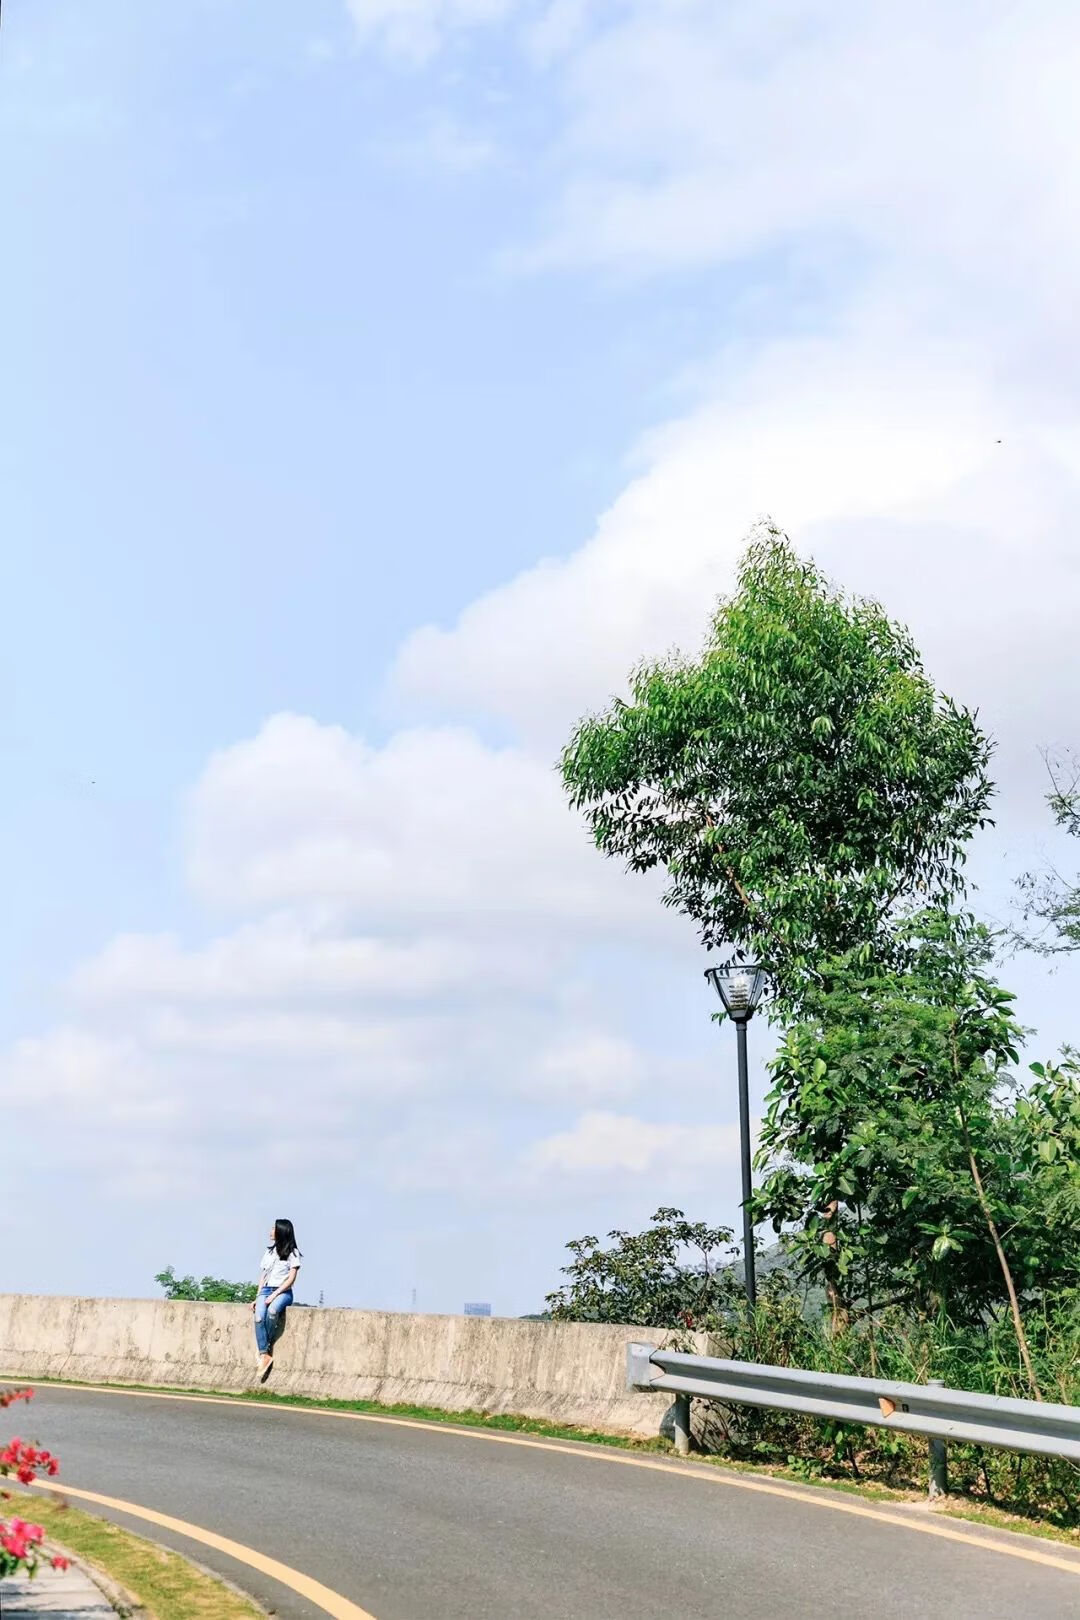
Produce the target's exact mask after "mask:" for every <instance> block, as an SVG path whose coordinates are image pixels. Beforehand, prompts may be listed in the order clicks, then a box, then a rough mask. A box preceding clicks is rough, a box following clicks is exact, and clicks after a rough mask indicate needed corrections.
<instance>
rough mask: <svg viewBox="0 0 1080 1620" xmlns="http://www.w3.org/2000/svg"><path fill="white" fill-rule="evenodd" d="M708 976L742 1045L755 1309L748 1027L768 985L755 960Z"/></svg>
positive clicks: (747, 1255)
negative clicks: (751, 1209)
mask: <svg viewBox="0 0 1080 1620" xmlns="http://www.w3.org/2000/svg"><path fill="white" fill-rule="evenodd" d="M705 977H706V978H707V979H711V980H712V985H713V989H714V990H715V991H716V993H717V995H718V996H719V997H720V1000H721V1001H722V1002H723V1003H724V1011H725V1012H726V1013H727V1015H728V1017H729V1018H730V1019H731V1021H732V1023H733V1024H734V1025H735V1033H736V1036H737V1038H738V1045H739V1136H740V1139H741V1144H742V1212H743V1271H744V1274H745V1281H746V1298H747V1301H748V1303H749V1305H750V1308H751V1310H753V1308H754V1305H755V1304H756V1303H757V1281H756V1279H755V1277H754V1222H753V1219H752V1217H751V1214H750V1200H751V1198H752V1197H753V1192H754V1184H753V1167H752V1165H751V1160H750V1082H749V1078H748V1073H747V1063H746V1026H747V1024H748V1023H749V1022H750V1020H751V1018H753V1016H754V1009H755V1008H756V1006H757V1004H758V1002H759V1001H760V1000H761V992H762V990H763V989H764V988H765V974H764V971H763V970H762V969H761V968H759V967H757V966H756V965H755V964H754V963H753V962H725V963H724V964H723V966H722V967H714V968H707V969H706V970H705Z"/></svg>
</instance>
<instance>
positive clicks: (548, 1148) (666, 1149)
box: [526, 1112, 739, 1176]
mask: <svg viewBox="0 0 1080 1620" xmlns="http://www.w3.org/2000/svg"><path fill="white" fill-rule="evenodd" d="M738 1145H739V1136H738V1129H737V1127H736V1126H734V1125H730V1126H729V1125H701V1126H697V1125H675V1124H670V1123H664V1122H656V1121H652V1120H644V1119H637V1118H635V1117H634V1116H633V1115H630V1114H610V1113H602V1112H594V1113H587V1114H583V1115H582V1116H581V1118H580V1119H579V1120H578V1121H577V1122H576V1124H575V1125H574V1126H573V1127H572V1129H570V1130H568V1131H560V1132H559V1133H557V1134H556V1135H554V1136H549V1137H545V1138H544V1139H543V1140H542V1141H540V1142H537V1143H535V1144H534V1146H533V1147H532V1149H531V1150H530V1151H529V1153H528V1154H527V1156H526V1162H527V1164H528V1167H529V1169H530V1170H532V1171H534V1172H537V1173H546V1172H552V1171H556V1172H564V1173H571V1174H575V1175H588V1174H594V1173H597V1174H608V1173H611V1172H623V1173H630V1174H633V1175H637V1176H642V1175H648V1174H667V1173H669V1172H671V1171H683V1172H686V1171H695V1170H700V1169H701V1168H703V1167H704V1166H714V1167H723V1166H726V1165H729V1164H732V1163H734V1161H735V1155H736V1154H737V1152H738Z"/></svg>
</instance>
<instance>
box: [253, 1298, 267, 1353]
mask: <svg viewBox="0 0 1080 1620" xmlns="http://www.w3.org/2000/svg"><path fill="white" fill-rule="evenodd" d="M269 1298H270V1290H269V1289H268V1288H260V1290H259V1294H258V1297H257V1299H256V1301H255V1344H256V1346H257V1348H258V1351H259V1354H260V1355H261V1356H268V1355H269V1354H270V1333H269V1326H270V1324H269V1323H268V1322H267V1318H266V1301H267V1300H268V1299H269Z"/></svg>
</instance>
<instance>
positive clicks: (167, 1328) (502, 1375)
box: [0, 1294, 709, 1435]
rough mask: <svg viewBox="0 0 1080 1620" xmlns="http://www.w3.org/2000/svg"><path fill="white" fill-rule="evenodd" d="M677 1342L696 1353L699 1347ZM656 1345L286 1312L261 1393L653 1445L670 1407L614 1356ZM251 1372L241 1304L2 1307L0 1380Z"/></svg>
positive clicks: (555, 1327) (18, 1302) (197, 1382)
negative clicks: (472, 1416)
mask: <svg viewBox="0 0 1080 1620" xmlns="http://www.w3.org/2000/svg"><path fill="white" fill-rule="evenodd" d="M687 1337H688V1338H693V1339H694V1341H695V1342H694V1343H693V1344H691V1345H688V1346H687V1348H692V1349H696V1350H697V1351H698V1353H700V1354H705V1353H707V1352H708V1348H709V1346H708V1345H707V1342H706V1339H705V1336H704V1335H688V1336H687ZM663 1338H664V1335H663V1334H662V1333H660V1332H659V1331H657V1330H655V1329H646V1328H632V1327H608V1326H606V1325H599V1324H593V1323H586V1322H524V1321H519V1320H517V1319H515V1318H511V1317H490V1318H484V1317H465V1316H420V1315H406V1314H404V1313H399V1312H395V1311H351V1310H319V1309H313V1308H310V1307H298V1306H293V1308H292V1309H291V1310H290V1311H289V1313H288V1321H287V1327H286V1332H285V1334H284V1336H283V1337H282V1338H281V1339H280V1340H279V1341H278V1344H277V1345H276V1347H275V1352H274V1354H275V1363H274V1372H273V1376H272V1381H271V1385H270V1387H271V1388H272V1389H273V1390H275V1391H277V1392H278V1393H281V1394H292V1395H312V1396H324V1397H331V1398H333V1399H337V1400H372V1401H380V1402H382V1403H384V1404H387V1405H390V1404H393V1403H395V1402H399V1401H400V1402H411V1403H414V1404H417V1405H424V1406H438V1407H444V1408H446V1409H448V1410H450V1411H465V1410H473V1411H481V1412H520V1413H523V1414H524V1415H525V1416H527V1417H536V1418H546V1419H548V1420H549V1421H552V1422H561V1423H573V1424H577V1425H580V1426H583V1427H588V1428H596V1429H605V1430H609V1431H611V1432H613V1433H629V1434H637V1435H655V1434H656V1433H657V1432H658V1430H659V1428H660V1423H661V1419H662V1418H663V1415H664V1413H665V1411H666V1410H667V1408H668V1400H667V1399H666V1398H665V1397H663V1396H659V1395H644V1394H638V1393H636V1392H634V1391H631V1390H628V1389H627V1388H626V1345H627V1344H628V1343H629V1342H630V1340H632V1339H643V1340H646V1341H649V1342H652V1343H660V1342H662V1341H663ZM255 1363H256V1351H255V1340H254V1334H253V1331H252V1322H251V1311H250V1309H249V1308H248V1307H247V1306H244V1305H201V1304H194V1303H191V1302H189V1301H179V1300H177V1301H171V1300H149V1299H70V1298H63V1297H59V1296H49V1295H34V1294H0V1377H6V1378H25V1379H34V1378H61V1379H63V1378H67V1379H72V1380H77V1381H79V1382H82V1383H113V1384H155V1385H162V1386H164V1387H166V1388H180V1389H193V1388H194V1389H207V1390H221V1391H235V1390H241V1389H251V1388H257V1387H258V1384H257V1377H256V1366H255Z"/></svg>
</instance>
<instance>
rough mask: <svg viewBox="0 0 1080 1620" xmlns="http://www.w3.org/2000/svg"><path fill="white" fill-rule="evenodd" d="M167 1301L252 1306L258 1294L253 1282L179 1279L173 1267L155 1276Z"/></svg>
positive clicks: (205, 1278) (221, 1278)
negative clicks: (194, 1301)
mask: <svg viewBox="0 0 1080 1620" xmlns="http://www.w3.org/2000/svg"><path fill="white" fill-rule="evenodd" d="M154 1281H155V1282H156V1283H157V1284H158V1287H159V1288H160V1289H161V1291H162V1293H163V1294H164V1295H165V1298H166V1299H192V1300H202V1301H203V1302H204V1303H207V1304H211V1305H250V1304H251V1302H252V1300H253V1299H254V1298H255V1295H256V1294H257V1292H258V1289H257V1288H256V1286H255V1284H254V1283H251V1282H226V1281H225V1279H224V1278H223V1277H201V1278H200V1277H178V1276H177V1275H176V1272H175V1271H174V1270H173V1268H172V1266H166V1267H165V1270H164V1271H159V1272H157V1273H156V1274H155V1276H154Z"/></svg>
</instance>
